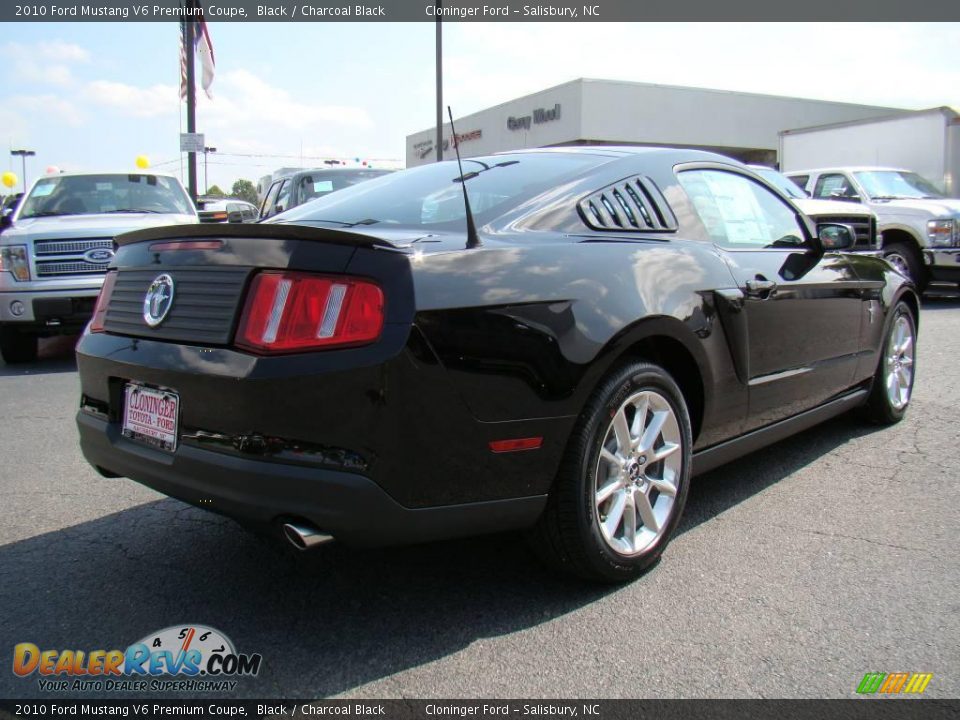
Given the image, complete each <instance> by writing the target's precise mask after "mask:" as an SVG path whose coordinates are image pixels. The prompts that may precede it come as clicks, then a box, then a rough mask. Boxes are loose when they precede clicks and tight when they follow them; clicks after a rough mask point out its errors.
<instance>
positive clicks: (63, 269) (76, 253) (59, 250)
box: [33, 238, 113, 278]
mask: <svg viewBox="0 0 960 720" xmlns="http://www.w3.org/2000/svg"><path fill="white" fill-rule="evenodd" d="M90 250H113V239H112V238H90V239H89V240H36V241H35V242H34V243H33V254H34V257H35V258H36V260H35V261H34V265H35V269H36V277H42V278H48V277H59V276H63V275H103V274H104V273H105V272H106V271H107V265H109V260H108V261H107V262H90V261H88V260H86V259H84V257H83V256H84V253H86V252H89V251H90Z"/></svg>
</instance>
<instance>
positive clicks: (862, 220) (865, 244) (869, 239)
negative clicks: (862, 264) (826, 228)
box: [815, 215, 877, 250]
mask: <svg viewBox="0 0 960 720" xmlns="http://www.w3.org/2000/svg"><path fill="white" fill-rule="evenodd" d="M815 219H816V221H817V223H818V224H820V223H841V224H843V225H849V226H850V227H852V228H853V230H854V232H856V234H857V240H856V242H855V243H854V246H853V249H854V250H876V249H877V243H876V238H877V219H876V218H875V217H872V216H871V217H864V216H863V215H855V216H852V217H851V216H848V215H836V216H834V215H817V216H816V218H815Z"/></svg>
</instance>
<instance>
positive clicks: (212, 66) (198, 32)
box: [180, 2, 217, 100]
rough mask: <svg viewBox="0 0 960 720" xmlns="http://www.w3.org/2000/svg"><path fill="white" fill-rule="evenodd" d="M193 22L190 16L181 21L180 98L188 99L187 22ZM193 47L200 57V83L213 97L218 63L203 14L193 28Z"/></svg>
mask: <svg viewBox="0 0 960 720" xmlns="http://www.w3.org/2000/svg"><path fill="white" fill-rule="evenodd" d="M191 5H193V3H189V2H188V3H187V7H188V8H189V7H191ZM196 7H199V8H201V10H202V5H201V4H200V3H199V2H196ZM188 22H193V20H191V19H190V18H189V17H185V19H184V20H183V22H181V23H180V99H181V100H186V99H187V43H186V35H187V23H188ZM193 47H194V51H195V52H196V54H197V57H198V58H199V59H200V85H201V87H203V91H204V92H205V93H206V94H207V97H208V98H213V95H212V94H211V92H210V87H211V86H212V85H213V75H214V72H215V71H216V68H217V64H216V60H215V58H214V55H213V42H212V41H211V40H210V32H209V31H208V30H207V22H206V20H204V19H203V15H202V14H201V15H200V16H199V19H198V20H197V21H196V24H195V26H194V30H193Z"/></svg>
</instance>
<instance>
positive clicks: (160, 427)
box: [123, 383, 180, 452]
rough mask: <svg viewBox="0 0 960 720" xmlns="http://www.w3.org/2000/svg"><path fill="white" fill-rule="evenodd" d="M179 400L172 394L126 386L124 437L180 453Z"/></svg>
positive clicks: (133, 384)
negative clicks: (178, 436) (178, 442)
mask: <svg viewBox="0 0 960 720" xmlns="http://www.w3.org/2000/svg"><path fill="white" fill-rule="evenodd" d="M179 417H180V397H179V396H178V395H177V394H176V393H174V392H170V391H169V390H155V389H153V388H148V387H145V386H143V385H138V384H136V383H127V385H126V388H125V392H124V403H123V435H124V437H128V438H132V439H134V440H139V441H141V442H144V443H146V444H147V445H152V446H153V447H157V448H160V449H161V450H167V451H170V452H173V451H174V450H176V449H177V419H178V418H179Z"/></svg>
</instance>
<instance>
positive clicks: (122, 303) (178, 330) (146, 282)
mask: <svg viewBox="0 0 960 720" xmlns="http://www.w3.org/2000/svg"><path fill="white" fill-rule="evenodd" d="M162 272H165V273H166V274H168V275H170V276H171V277H172V278H173V283H174V296H173V305H172V306H171V308H170V313H169V315H168V316H167V318H166V319H165V320H164V321H163V322H162V323H161V324H160V325H158V326H157V327H150V326H149V325H147V323H146V321H144V319H143V301H144V297H145V295H146V292H147V288H148V287H149V286H150V283H151V282H153V280H154V278H156V277H157V276H158V275H160V274H161V273H162ZM249 273H250V268H246V267H229V268H220V267H206V268H186V267H172V268H164V269H163V270H161V269H160V268H148V269H145V270H144V269H137V268H130V269H123V270H120V271H119V272H118V273H117V281H116V283H115V284H114V286H113V293H112V294H111V295H110V305H109V306H108V308H107V316H106V321H105V323H104V329H105V330H106V331H107V332H111V333H116V334H118V335H132V336H135V337H144V338H151V339H156V340H172V341H177V342H186V343H196V344H200V345H207V344H209V345H226V344H228V343H229V342H230V340H231V338H232V337H233V331H234V325H235V322H236V316H237V312H238V311H239V307H240V299H241V296H242V294H243V288H244V285H245V283H246V280H247V275H248V274H249Z"/></svg>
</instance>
